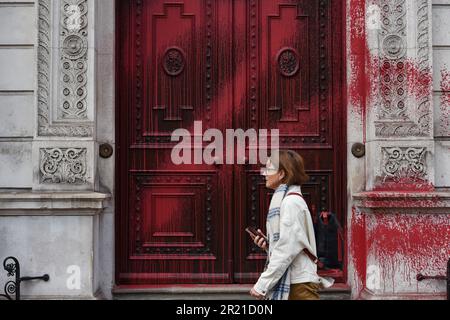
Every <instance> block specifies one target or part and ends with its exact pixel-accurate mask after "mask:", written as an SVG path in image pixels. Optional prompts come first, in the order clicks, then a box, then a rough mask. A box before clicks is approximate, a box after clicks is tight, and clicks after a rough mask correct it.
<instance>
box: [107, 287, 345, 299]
mask: <svg viewBox="0 0 450 320" xmlns="http://www.w3.org/2000/svg"><path fill="white" fill-rule="evenodd" d="M250 289H251V286H250V285H163V286H119V287H116V288H114V289H113V296H114V299H115V300H253V298H252V297H251V296H250V295H249V294H248V292H249V291H250ZM320 299H321V300H349V299H350V287H348V286H347V285H345V284H336V285H334V286H333V287H331V288H328V289H325V290H322V291H321V292H320Z"/></svg>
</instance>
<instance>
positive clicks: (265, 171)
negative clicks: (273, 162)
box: [261, 168, 278, 176]
mask: <svg viewBox="0 0 450 320" xmlns="http://www.w3.org/2000/svg"><path fill="white" fill-rule="evenodd" d="M277 172H278V170H277V169H275V168H261V175H262V176H271V175H273V174H275V173H277Z"/></svg>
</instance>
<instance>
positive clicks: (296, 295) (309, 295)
mask: <svg viewBox="0 0 450 320" xmlns="http://www.w3.org/2000/svg"><path fill="white" fill-rule="evenodd" d="M318 291H319V285H318V284H317V283H313V282H307V283H296V284H291V290H290V292H289V298H288V300H319V293H318Z"/></svg>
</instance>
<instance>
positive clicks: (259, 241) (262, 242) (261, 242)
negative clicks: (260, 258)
mask: <svg viewBox="0 0 450 320" xmlns="http://www.w3.org/2000/svg"><path fill="white" fill-rule="evenodd" d="M258 232H261V233H262V231H261V229H258ZM253 241H254V242H255V244H256V245H257V246H258V247H260V248H261V249H263V250H267V242H266V240H264V238H263V237H261V236H256V237H255V239H253Z"/></svg>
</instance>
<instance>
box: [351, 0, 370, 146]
mask: <svg viewBox="0 0 450 320" xmlns="http://www.w3.org/2000/svg"><path fill="white" fill-rule="evenodd" d="M349 14H350V17H349V30H350V36H349V39H348V41H349V43H348V47H349V48H350V52H349V59H350V65H349V67H350V71H351V73H350V79H349V80H350V83H349V88H348V92H349V93H348V97H349V103H350V104H351V106H352V111H353V112H356V114H358V115H359V116H360V117H361V121H362V126H363V135H364V141H363V142H365V131H366V130H365V126H366V124H365V121H366V110H367V109H366V108H367V97H368V94H369V91H370V77H369V73H368V72H367V70H371V69H370V67H369V68H368V66H367V64H368V63H370V61H369V59H370V58H369V57H370V55H369V50H368V47H367V41H366V20H365V2H364V1H359V0H351V1H350V6H349Z"/></svg>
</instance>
